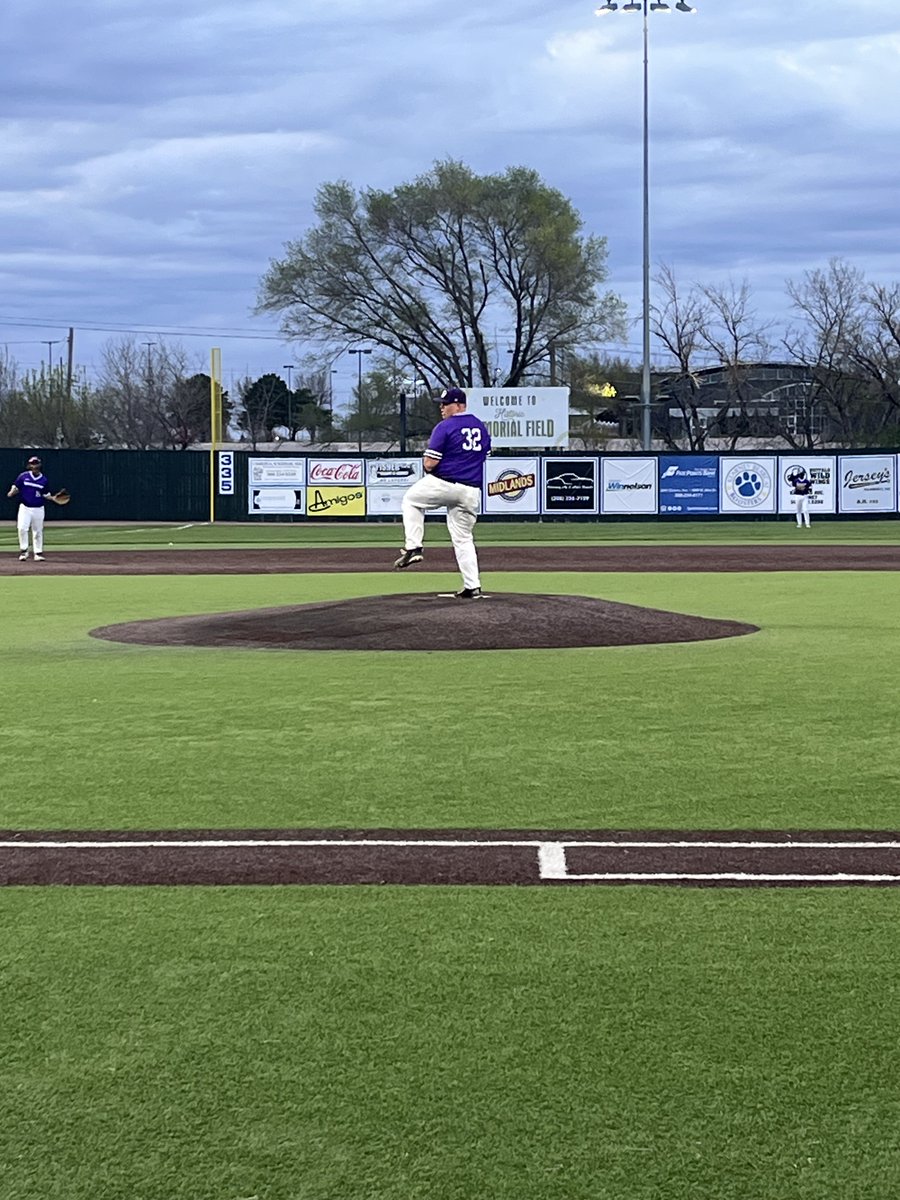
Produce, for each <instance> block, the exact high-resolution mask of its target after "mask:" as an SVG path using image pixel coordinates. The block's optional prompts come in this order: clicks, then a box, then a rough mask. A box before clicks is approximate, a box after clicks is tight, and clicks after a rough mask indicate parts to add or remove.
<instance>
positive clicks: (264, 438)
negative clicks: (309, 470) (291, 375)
mask: <svg viewBox="0 0 900 1200" xmlns="http://www.w3.org/2000/svg"><path fill="white" fill-rule="evenodd" d="M238 396H239V399H240V409H239V412H238V417H237V424H238V428H239V429H241V430H242V431H243V432H244V433H245V434H246V435H247V439H248V441H249V442H250V444H251V445H252V447H253V449H254V450H255V449H256V447H257V446H258V445H259V443H260V442H271V441H272V440H273V438H274V436H275V432H274V431H275V429H276V427H277V426H279V425H282V424H283V423H284V421H286V420H287V411H288V387H287V384H286V383H285V382H284V380H283V379H282V378H281V376H280V375H276V374H274V372H271V371H270V372H269V373H268V374H266V375H260V377H259V378H258V379H249V378H248V379H243V380H241V382H240V383H239V384H238Z"/></svg>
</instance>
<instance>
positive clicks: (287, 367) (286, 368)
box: [281, 363, 294, 441]
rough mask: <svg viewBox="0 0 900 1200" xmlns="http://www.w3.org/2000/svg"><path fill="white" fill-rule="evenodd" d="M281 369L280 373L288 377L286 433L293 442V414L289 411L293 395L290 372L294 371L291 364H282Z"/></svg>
mask: <svg viewBox="0 0 900 1200" xmlns="http://www.w3.org/2000/svg"><path fill="white" fill-rule="evenodd" d="M281 369H282V371H287V375H288V380H287V389H288V397H287V400H288V405H287V417H288V433H289V434H290V435H291V441H293V439H294V426H293V425H292V424H291V422H292V420H293V416H294V414H293V412H292V411H291V396H292V395H293V392H292V391H291V372H292V371H293V369H294V364H293V363H284V364H283V365H282V368H281Z"/></svg>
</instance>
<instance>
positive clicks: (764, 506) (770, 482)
mask: <svg viewBox="0 0 900 1200" xmlns="http://www.w3.org/2000/svg"><path fill="white" fill-rule="evenodd" d="M775 463H776V460H775V458H774V457H769V456H768V455H764V456H761V457H759V458H755V457H750V456H748V457H746V458H725V457H724V456H723V458H722V459H721V461H720V463H719V479H720V484H721V491H720V496H719V510H720V511H721V512H723V513H739V512H743V513H746V512H749V513H773V512H774V511H775V500H776V495H775V491H776V489H775V471H776V465H775Z"/></svg>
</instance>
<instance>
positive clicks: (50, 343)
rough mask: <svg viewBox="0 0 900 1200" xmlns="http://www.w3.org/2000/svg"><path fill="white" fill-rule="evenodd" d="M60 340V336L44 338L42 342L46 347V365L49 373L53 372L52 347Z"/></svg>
mask: <svg viewBox="0 0 900 1200" xmlns="http://www.w3.org/2000/svg"><path fill="white" fill-rule="evenodd" d="M61 341H62V338H53V339H52V340H50V339H48V338H44V343H43V344H44V345H45V346H46V347H47V365H48V367H49V370H50V374H51V375H52V374H53V347H54V346H58V345H59V344H60V342H61Z"/></svg>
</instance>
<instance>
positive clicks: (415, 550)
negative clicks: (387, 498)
mask: <svg viewBox="0 0 900 1200" xmlns="http://www.w3.org/2000/svg"><path fill="white" fill-rule="evenodd" d="M438 404H439V405H440V406H441V420H440V421H439V422H438V424H437V425H435V427H434V429H433V430H432V433H431V437H430V438H429V441H428V448H427V449H426V451H425V457H424V459H423V465H424V467H425V474H424V476H423V477H422V478H421V479H419V480H417V481H416V482H415V483H414V484H413V485H412V486H411V487H409V488H407V491H406V494H405V495H404V497H403V533H404V550H403V553H402V554H401V555H400V557H399V558H398V559H397V561H396V562H395V563H394V567H395V569H396V570H398V571H402V570H404V569H405V568H406V567H411V566H412V565H413V563H418V562H421V561H422V559H423V557H424V555H423V553H422V543H423V541H424V535H425V512H426V510H427V509H429V508H442V507H443V506H444V505H446V506H447V528H448V529H449V531H450V540H451V541H452V542H453V551H454V553H455V555H456V563H457V566H458V567H459V573H460V575H462V582H463V586H462V588H461V589H460V590H459V591H458V592H455V593H454V595H455V596H456V598H457V599H459V600H480V599H481V598H482V597H481V577H480V575H479V572H478V554H477V552H476V550H475V538H474V536H473V531H474V529H475V522H476V521H477V520H478V508H479V505H480V503H481V484H482V479H483V476H484V460H485V459H486V458H487V456H488V454H489V453H490V450H491V435H490V433H489V432H488V428H487V426H486V425H485V424H484V422H483V421H479V419H478V417H476V416H474V415H473V414H471V413H469V412H467V411H466V404H467V398H466V393H465V392H464V391H463V390H462V388H448V389H447V391H445V392H444V393H443V394H442V395H441V398H440V399H439V400H438Z"/></svg>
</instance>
